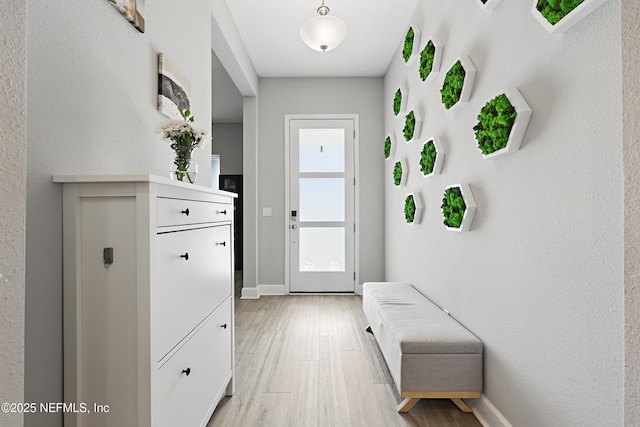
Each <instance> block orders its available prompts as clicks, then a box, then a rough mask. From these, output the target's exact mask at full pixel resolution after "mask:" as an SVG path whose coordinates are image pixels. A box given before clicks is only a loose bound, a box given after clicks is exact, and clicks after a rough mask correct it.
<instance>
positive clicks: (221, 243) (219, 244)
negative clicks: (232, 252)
mask: <svg viewBox="0 0 640 427" xmlns="http://www.w3.org/2000/svg"><path fill="white" fill-rule="evenodd" d="M216 246H227V242H216Z"/></svg>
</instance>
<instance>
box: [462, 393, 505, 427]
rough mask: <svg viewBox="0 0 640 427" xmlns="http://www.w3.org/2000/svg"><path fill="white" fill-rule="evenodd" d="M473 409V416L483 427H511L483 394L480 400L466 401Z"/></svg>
mask: <svg viewBox="0 0 640 427" xmlns="http://www.w3.org/2000/svg"><path fill="white" fill-rule="evenodd" d="M466 403H467V404H468V405H469V406H471V408H473V415H475V417H476V418H477V419H478V421H480V424H482V425H483V426H484V427H513V426H512V425H511V423H510V422H509V421H507V419H506V418H505V417H504V415H502V414H501V413H500V411H498V409H497V408H496V407H495V406H494V405H493V403H491V401H490V400H489V399H488V398H487V396H485V395H484V394H481V395H480V399H472V400H466Z"/></svg>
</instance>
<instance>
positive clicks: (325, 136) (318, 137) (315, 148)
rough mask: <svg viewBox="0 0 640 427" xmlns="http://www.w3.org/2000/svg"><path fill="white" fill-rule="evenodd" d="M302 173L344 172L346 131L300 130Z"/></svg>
mask: <svg viewBox="0 0 640 427" xmlns="http://www.w3.org/2000/svg"><path fill="white" fill-rule="evenodd" d="M299 147H300V156H299V157H300V159H299V162H300V172H344V129H300V142H299Z"/></svg>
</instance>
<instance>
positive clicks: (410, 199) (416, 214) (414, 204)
mask: <svg viewBox="0 0 640 427" xmlns="http://www.w3.org/2000/svg"><path fill="white" fill-rule="evenodd" d="M403 212H404V220H405V221H406V222H407V224H413V225H415V224H420V219H421V217H422V200H421V199H420V193H419V192H415V193H409V194H407V197H405V199H404V211H403Z"/></svg>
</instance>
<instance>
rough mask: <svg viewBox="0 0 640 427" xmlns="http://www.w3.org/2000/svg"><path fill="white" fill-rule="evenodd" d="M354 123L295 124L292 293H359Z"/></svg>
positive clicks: (292, 128) (291, 158) (317, 121)
mask: <svg viewBox="0 0 640 427" xmlns="http://www.w3.org/2000/svg"><path fill="white" fill-rule="evenodd" d="M354 132H355V131H354V120H352V119H341V120H324V119H314V120H298V119H292V120H290V121H289V150H290V153H289V199H290V200H289V213H288V214H289V229H288V233H289V258H290V259H289V290H290V292H354V291H355V266H354V258H355V246H354V242H355V223H354V216H355V215H354V210H355V209H354V207H355V197H354V194H355V174H354V170H355V163H354V162H355V160H354V151H355V149H354V146H355V134H354Z"/></svg>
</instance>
